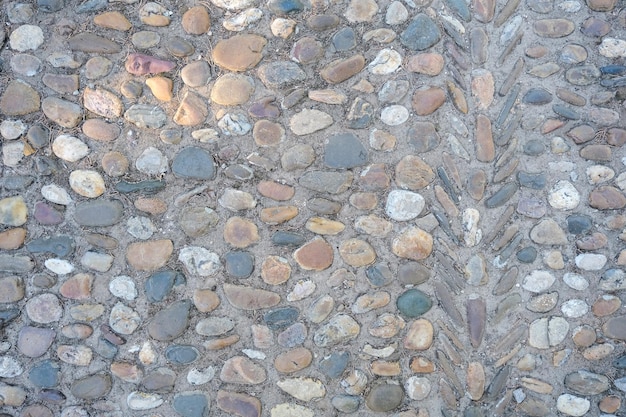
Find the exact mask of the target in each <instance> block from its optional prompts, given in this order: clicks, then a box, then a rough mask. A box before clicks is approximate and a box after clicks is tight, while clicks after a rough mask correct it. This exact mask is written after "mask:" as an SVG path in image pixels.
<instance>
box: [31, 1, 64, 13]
mask: <svg viewBox="0 0 626 417" xmlns="http://www.w3.org/2000/svg"><path fill="white" fill-rule="evenodd" d="M63 7H65V1H64V0H37V8H38V9H39V10H41V11H42V12H46V13H54V12H58V11H59V10H61V9H62V8H63Z"/></svg>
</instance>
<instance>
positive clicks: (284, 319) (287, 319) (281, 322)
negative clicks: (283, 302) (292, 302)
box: [263, 307, 300, 330]
mask: <svg viewBox="0 0 626 417" xmlns="http://www.w3.org/2000/svg"><path fill="white" fill-rule="evenodd" d="M299 315H300V312H299V311H298V309H297V308H295V307H281V308H277V309H275V310H270V311H268V312H267V313H265V315H264V316H263V322H264V323H265V325H266V326H267V327H269V328H270V329H272V330H280V329H284V328H286V327H289V326H291V325H292V324H293V323H295V321H296V320H297V319H298V316H299Z"/></svg>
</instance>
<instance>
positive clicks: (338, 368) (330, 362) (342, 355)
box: [319, 352, 350, 378]
mask: <svg viewBox="0 0 626 417" xmlns="http://www.w3.org/2000/svg"><path fill="white" fill-rule="evenodd" d="M349 361H350V353H348V352H333V353H331V354H330V355H329V356H327V357H325V358H324V359H322V360H321V361H320V365H319V369H320V371H321V372H322V373H323V374H324V375H326V376H327V377H329V378H339V377H340V376H341V374H343V371H345V370H346V368H347V366H348V362H349Z"/></svg>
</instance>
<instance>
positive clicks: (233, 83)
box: [211, 73, 254, 106]
mask: <svg viewBox="0 0 626 417" xmlns="http://www.w3.org/2000/svg"><path fill="white" fill-rule="evenodd" d="M253 92H254V82H253V80H252V78H250V77H248V76H245V75H240V74H232V73H231V74H225V75H222V76H221V77H220V78H218V79H217V80H216V81H215V84H214V85H213V89H212V90H211V100H213V101H214V102H216V103H218V104H222V105H225V106H236V105H238V104H243V103H245V102H247V101H248V100H249V99H250V97H251V95H252V93H253Z"/></svg>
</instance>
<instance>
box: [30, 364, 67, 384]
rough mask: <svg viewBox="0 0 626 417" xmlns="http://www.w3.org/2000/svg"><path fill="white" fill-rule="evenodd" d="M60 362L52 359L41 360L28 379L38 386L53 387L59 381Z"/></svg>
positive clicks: (31, 370) (32, 369)
mask: <svg viewBox="0 0 626 417" xmlns="http://www.w3.org/2000/svg"><path fill="white" fill-rule="evenodd" d="M60 369H61V368H60V367H59V364H57V363H56V362H54V361H51V360H45V361H41V362H39V363H38V364H36V365H34V366H33V367H32V368H31V369H30V372H29V373H28V379H29V380H30V382H32V383H33V385H35V386H36V387H37V388H52V387H55V386H56V385H57V384H58V383H59V370H60Z"/></svg>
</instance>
